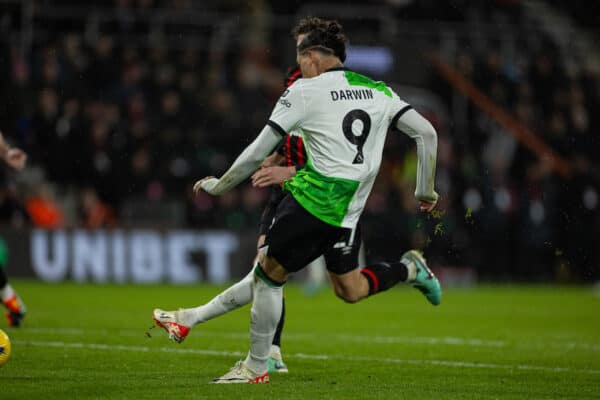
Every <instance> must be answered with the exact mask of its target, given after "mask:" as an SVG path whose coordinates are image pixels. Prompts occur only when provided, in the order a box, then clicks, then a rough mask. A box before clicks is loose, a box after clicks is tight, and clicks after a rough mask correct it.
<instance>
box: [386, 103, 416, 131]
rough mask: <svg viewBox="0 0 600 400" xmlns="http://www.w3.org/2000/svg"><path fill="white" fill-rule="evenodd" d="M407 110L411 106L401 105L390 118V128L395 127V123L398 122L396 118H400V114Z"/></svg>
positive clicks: (410, 108)
mask: <svg viewBox="0 0 600 400" xmlns="http://www.w3.org/2000/svg"><path fill="white" fill-rule="evenodd" d="M408 110H412V106H411V105H410V104H409V105H406V106H404V107H402V109H401V110H400V111H398V112H397V113H396V115H394V118H392V122H390V128H396V124H397V123H398V120H399V119H400V117H401V116H403V115H404V113H405V112H407V111H408Z"/></svg>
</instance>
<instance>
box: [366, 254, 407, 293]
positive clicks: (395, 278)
mask: <svg viewBox="0 0 600 400" xmlns="http://www.w3.org/2000/svg"><path fill="white" fill-rule="evenodd" d="M360 273H361V274H363V275H364V276H365V278H367V281H368V282H369V296H371V295H374V294H375V293H379V292H383V291H384V290H388V289H389V288H391V287H392V286H394V285H395V284H396V283H398V282H400V281H403V282H406V280H407V279H408V268H406V265H404V264H402V263H401V262H399V261H398V262H394V263H385V262H381V263H377V264H373V265H370V266H368V267H366V268H363V269H362V270H361V271H360Z"/></svg>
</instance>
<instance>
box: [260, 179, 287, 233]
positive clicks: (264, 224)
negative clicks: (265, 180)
mask: <svg viewBox="0 0 600 400" xmlns="http://www.w3.org/2000/svg"><path fill="white" fill-rule="evenodd" d="M285 195H286V193H285V192H284V191H283V190H282V189H281V186H279V185H273V186H272V187H271V195H270V196H269V201H268V202H267V205H266V206H265V209H264V210H263V213H262V215H261V216H260V222H259V223H258V234H259V236H260V235H266V234H267V231H268V230H269V227H270V226H271V224H272V223H273V218H275V211H277V206H278V205H279V203H281V200H283V198H284V197H285Z"/></svg>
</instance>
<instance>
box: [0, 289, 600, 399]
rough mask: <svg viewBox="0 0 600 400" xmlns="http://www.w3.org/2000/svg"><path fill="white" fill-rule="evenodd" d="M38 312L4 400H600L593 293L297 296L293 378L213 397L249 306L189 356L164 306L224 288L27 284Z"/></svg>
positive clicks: (21, 333)
mask: <svg viewBox="0 0 600 400" xmlns="http://www.w3.org/2000/svg"><path fill="white" fill-rule="evenodd" d="M13 286H14V287H15V288H17V290H18V291H19V292H20V293H21V294H22V297H23V298H24V300H25V301H26V303H27V306H28V315H27V318H26V320H25V323H24V326H23V327H22V328H20V329H8V328H6V324H5V323H4V321H3V322H1V323H0V328H2V329H4V330H5V331H6V332H7V333H8V334H9V336H10V337H11V341H12V355H11V358H10V360H9V361H8V363H7V364H6V365H5V366H4V367H2V368H0V399H3V400H8V399H44V400H46V399H88V398H94V399H160V398H177V399H236V398H237V399H244V400H245V399H265V398H270V399H411V400H414V399H577V400H582V399H600V293H598V290H594V289H593V288H592V287H589V286H588V287H563V286H560V287H554V286H553V287H550V286H480V287H476V288H470V289H458V288H457V289H453V288H450V289H447V290H446V291H445V293H444V298H443V301H442V305H440V306H439V307H433V306H430V305H429V304H428V303H427V302H426V300H425V299H424V298H423V297H422V296H421V294H420V293H418V292H417V291H415V290H413V289H411V288H407V287H403V288H399V289H392V290H390V291H388V292H386V293H383V294H381V295H378V296H375V297H373V298H371V299H367V300H366V301H364V302H362V303H359V304H355V305H348V304H344V303H343V302H342V301H340V300H338V299H337V298H335V296H334V295H333V294H332V293H331V290H329V289H325V290H323V291H322V292H320V293H318V294H317V295H315V296H312V297H307V296H305V295H304V294H303V292H302V288H301V287H300V286H296V285H293V284H290V285H289V286H288V287H286V289H285V293H286V303H287V306H288V308H287V312H288V314H287V315H288V316H287V320H286V328H285V332H284V336H283V342H282V347H283V351H284V357H285V361H286V362H287V364H288V366H289V368H290V373H289V374H287V375H274V376H272V377H271V384H269V385H209V384H208V382H209V380H210V379H212V378H214V377H216V376H219V375H221V374H223V373H224V372H226V371H227V370H228V369H229V368H230V367H231V366H233V364H234V363H235V361H236V360H238V359H240V358H242V357H243V355H244V354H245V352H246V351H247V349H248V333H247V332H248V321H249V307H248V306H246V307H244V308H242V309H240V310H237V311H234V312H232V313H230V314H229V315H227V316H224V317H221V318H218V319H216V320H213V321H210V322H208V323H206V324H204V325H200V326H197V327H195V328H194V329H193V330H192V332H191V334H190V336H189V337H188V338H187V339H186V341H185V342H184V343H182V344H180V345H178V344H175V343H172V342H170V341H168V340H167V338H166V334H165V333H164V332H163V331H162V330H159V329H158V328H157V329H153V330H152V331H151V332H152V338H147V337H146V336H145V334H144V333H145V331H146V330H147V329H148V327H150V326H151V311H152V309H153V308H154V307H158V306H160V307H162V308H166V309H172V308H177V307H181V306H184V307H188V306H195V305H199V304H201V303H203V302H206V301H207V300H208V299H210V298H211V297H212V296H213V295H215V294H217V293H218V292H219V291H220V290H221V289H222V287H216V286H204V285H199V286H116V285H76V284H70V283H67V284H53V285H51V284H42V283H39V282H33V281H14V282H13Z"/></svg>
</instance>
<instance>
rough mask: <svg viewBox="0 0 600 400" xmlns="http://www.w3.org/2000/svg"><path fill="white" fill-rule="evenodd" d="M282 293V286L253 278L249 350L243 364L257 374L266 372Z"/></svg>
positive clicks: (279, 314)
mask: <svg viewBox="0 0 600 400" xmlns="http://www.w3.org/2000/svg"><path fill="white" fill-rule="evenodd" d="M282 293H283V287H282V286H271V285H269V284H267V283H266V282H265V281H264V280H263V278H260V277H258V276H257V277H256V278H255V283H254V302H253V303H252V310H250V351H249V352H248V356H247V357H246V360H244V364H245V365H246V366H247V367H248V368H250V369H251V370H252V371H254V372H256V373H258V374H263V373H265V372H267V361H268V360H269V353H270V351H271V343H273V336H275V330H276V329H277V323H278V322H279V318H280V317H281V306H282V305H281V296H282Z"/></svg>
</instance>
